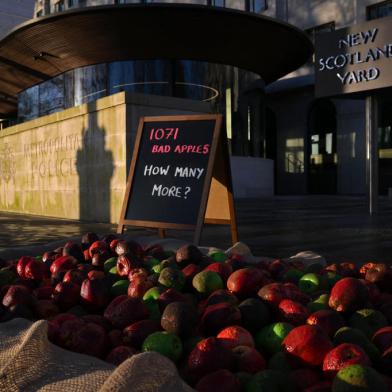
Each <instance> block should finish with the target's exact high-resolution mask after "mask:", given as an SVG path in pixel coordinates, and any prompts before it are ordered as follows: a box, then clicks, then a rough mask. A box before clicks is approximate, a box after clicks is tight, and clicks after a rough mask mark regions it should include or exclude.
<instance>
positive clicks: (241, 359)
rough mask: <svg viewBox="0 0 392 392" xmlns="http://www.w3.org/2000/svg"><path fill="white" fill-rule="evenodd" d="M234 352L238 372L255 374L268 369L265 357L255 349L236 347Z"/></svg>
mask: <svg viewBox="0 0 392 392" xmlns="http://www.w3.org/2000/svg"><path fill="white" fill-rule="evenodd" d="M232 352H233V355H234V361H235V369H236V371H237V372H246V373H250V374H254V373H257V372H261V371H262V370H264V369H265V368H266V361H265V359H264V357H263V356H262V355H261V354H260V353H259V352H258V351H257V350H256V349H255V348H253V347H249V346H236V347H235V348H233V349H232Z"/></svg>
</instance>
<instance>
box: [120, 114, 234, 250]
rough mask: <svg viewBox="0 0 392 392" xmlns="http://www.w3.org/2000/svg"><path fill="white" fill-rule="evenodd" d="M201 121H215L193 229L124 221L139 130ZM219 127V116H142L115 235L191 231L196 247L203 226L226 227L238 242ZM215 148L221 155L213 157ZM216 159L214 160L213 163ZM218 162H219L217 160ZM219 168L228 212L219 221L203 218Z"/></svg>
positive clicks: (152, 222) (226, 159)
mask: <svg viewBox="0 0 392 392" xmlns="http://www.w3.org/2000/svg"><path fill="white" fill-rule="evenodd" d="M203 120H215V127H214V131H213V137H212V142H211V149H210V154H209V157H208V163H207V170H206V175H205V178H204V183H203V190H202V196H201V200H200V206H199V213H198V217H197V221H196V224H195V225H190V224H180V223H171V222H163V221H151V220H130V219H126V218H125V216H126V213H127V209H128V205H129V201H130V196H131V192H132V187H133V181H134V177H135V169H136V163H137V159H138V156H139V149H140V144H141V140H142V136H143V129H144V124H145V123H151V122H161V121H203ZM221 127H222V115H221V114H201V115H180V116H153V117H152V116H146V117H141V118H140V120H139V125H138V129H137V133H136V138H135V144H134V148H133V154H132V160H131V165H130V169H129V174H128V179H127V185H126V190H125V196H124V201H123V205H122V208H121V215H120V220H119V223H118V227H117V233H122V232H123V230H124V226H125V225H130V226H138V227H148V228H156V229H158V231H159V235H160V236H161V237H164V236H165V229H180V230H182V229H194V230H195V233H194V240H193V242H194V243H195V244H199V242H200V237H201V231H202V228H203V224H204V223H211V224H229V225H230V226H231V235H232V241H233V243H235V242H237V241H238V234H237V225H236V217H235V209H234V200H233V193H232V183H231V172H230V162H229V155H228V150H227V141H226V137H225V135H223V134H222V133H221ZM218 147H219V151H220V154H219V155H221V156H220V157H217V156H216V154H217V150H218ZM216 158H218V159H216ZM219 158H220V159H219ZM222 163H223V172H222V167H220V166H221V165H222ZM218 166H219V170H220V175H222V174H223V177H224V182H225V185H224V186H225V189H226V192H227V203H228V205H227V207H228V210H229V215H230V216H226V217H223V218H219V214H218V218H217V217H214V218H208V217H206V209H207V203H208V202H210V200H213V199H214V198H213V197H212V196H211V192H210V187H211V181H212V178H213V175H214V172H215V171H216V170H217V167H218Z"/></svg>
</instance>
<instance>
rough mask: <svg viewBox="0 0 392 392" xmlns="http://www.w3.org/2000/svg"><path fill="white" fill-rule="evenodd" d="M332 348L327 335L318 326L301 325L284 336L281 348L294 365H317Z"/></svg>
mask: <svg viewBox="0 0 392 392" xmlns="http://www.w3.org/2000/svg"><path fill="white" fill-rule="evenodd" d="M332 349H333V345H332V343H331V341H330V340H329V338H328V335H327V334H326V333H325V332H324V331H323V330H322V329H321V328H320V327H318V326H315V325H301V326H299V327H296V328H294V329H292V330H291V331H290V332H289V333H288V335H287V336H286V337H285V338H284V340H283V343H282V350H283V352H284V353H285V354H286V356H287V358H288V359H289V360H290V363H292V364H294V365H297V364H299V365H302V366H303V365H305V366H311V367H312V366H319V365H321V364H322V363H323V360H324V357H325V355H326V354H327V353H328V352H329V351H331V350H332Z"/></svg>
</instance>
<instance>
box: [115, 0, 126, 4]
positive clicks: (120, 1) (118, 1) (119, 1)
mask: <svg viewBox="0 0 392 392" xmlns="http://www.w3.org/2000/svg"><path fill="white" fill-rule="evenodd" d="M125 3H126V0H114V4H125Z"/></svg>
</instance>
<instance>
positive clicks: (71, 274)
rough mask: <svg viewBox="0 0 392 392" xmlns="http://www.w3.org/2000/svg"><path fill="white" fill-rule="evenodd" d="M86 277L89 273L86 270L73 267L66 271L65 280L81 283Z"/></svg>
mask: <svg viewBox="0 0 392 392" xmlns="http://www.w3.org/2000/svg"><path fill="white" fill-rule="evenodd" d="M86 278H87V274H86V272H85V271H81V270H80V269H72V270H68V271H67V272H66V273H65V275H64V277H63V282H71V283H75V284H78V285H81V284H82V283H83V281H84V280H85V279H86Z"/></svg>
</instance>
